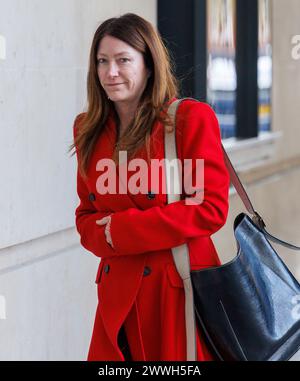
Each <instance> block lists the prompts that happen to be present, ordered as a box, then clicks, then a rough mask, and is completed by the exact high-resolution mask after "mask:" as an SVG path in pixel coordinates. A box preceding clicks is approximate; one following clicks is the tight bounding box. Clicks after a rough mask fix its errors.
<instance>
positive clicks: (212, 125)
mask: <svg viewBox="0 0 300 381" xmlns="http://www.w3.org/2000/svg"><path fill="white" fill-rule="evenodd" d="M174 99H176V98H174ZM82 115H83V114H79V115H78V116H77V118H76V119H75V122H74V134H75V133H76V123H77V121H78V119H79V118H80V117H81V116H82ZM115 141H116V124H115V121H114V118H113V114H112V113H111V114H110V116H109V118H108V121H107V124H106V127H105V130H104V131H103V133H102V134H101V135H100V137H99V139H98V142H97V145H96V147H95V150H94V152H93V155H92V158H91V162H90V166H89V169H88V180H87V181H86V182H85V181H83V179H82V177H81V176H80V175H79V173H78V171H77V193H78V196H79V198H80V203H79V205H78V207H77V209H76V212H75V215H76V227H77V230H78V232H79V235H80V237H81V244H82V246H83V247H84V248H85V249H87V250H88V251H90V252H91V253H93V254H94V255H96V256H97V257H99V258H101V262H100V264H99V268H98V272H97V276H96V284H97V287H98V306H97V311H96V316H95V322H94V327H93V334H92V338H91V343H90V348H89V353H88V360H119V361H124V356H123V353H122V351H121V350H120V348H119V346H118V333H119V330H120V327H121V326H122V324H123V323H124V326H125V331H126V333H127V337H128V342H129V346H130V351H131V354H132V358H133V360H149V361H151V360H162V361H166V360H177V361H178V360H179V361H180V360H182V361H185V360H186V336H185V315H184V288H183V282H182V280H181V278H180V275H179V274H178V272H177V269H176V267H175V264H174V262H173V257H172V251H171V248H172V247H175V246H178V245H182V244H183V243H187V244H188V248H189V255H190V263H191V269H192V270H193V269H199V268H205V267H210V266H213V265H220V264H221V262H220V260H219V258H218V255H217V252H216V250H215V247H214V245H213V242H212V240H211V238H210V236H211V235H212V234H213V233H215V232H216V231H218V230H219V229H220V228H221V227H222V226H223V225H224V224H225V222H226V218H227V214H228V206H229V204H228V196H229V184H230V178H229V174H228V171H227V168H226V166H225V162H224V158H223V152H222V147H221V136H220V129H219V125H218V121H217V119H216V116H215V113H214V112H213V110H212V109H211V108H210V107H209V106H208V105H207V104H205V103H201V102H196V101H194V100H185V101H183V102H182V103H181V104H180V105H179V107H178V111H177V127H176V144H177V154H178V157H179V158H181V159H182V160H183V159H184V158H189V159H196V158H198V159H199V158H202V159H204V186H205V188H204V201H203V202H202V203H201V204H199V205H186V204H185V201H184V200H180V201H177V202H174V203H171V204H167V196H166V194H164V193H163V192H161V189H160V191H159V192H158V193H157V194H155V196H154V197H148V195H147V194H143V193H140V194H136V195H134V194H132V193H127V194H103V195H101V194H100V193H98V192H97V190H96V181H97V178H98V177H99V175H100V173H104V172H105V171H103V172H97V171H96V163H97V161H98V160H99V159H101V158H111V157H112V152H113V145H114V143H115ZM151 144H153V147H155V148H156V149H157V153H156V156H155V158H158V159H163V158H164V129H163V126H162V124H161V123H160V122H156V123H155V124H154V126H153V130H152V133H151ZM137 157H140V158H146V153H145V150H144V149H142V150H140V151H139V154H138V156H137ZM148 173H149V179H150V169H149V172H148ZM132 174H133V172H130V171H128V179H129V178H130V176H131V175H132ZM117 179H118V177H117ZM163 179H165V177H163ZM160 181H162V178H160ZM117 189H118V188H117ZM148 190H149V191H151V186H150V181H149V187H148ZM152 193H153V192H152ZM112 213H113V214H112ZM110 214H112V219H111V227H110V231H111V237H112V242H113V245H114V248H112V247H111V246H110V245H109V244H108V243H107V242H106V238H105V233H104V228H105V225H102V226H100V225H97V224H96V223H95V221H96V220H98V219H101V218H102V217H104V216H107V215H110ZM197 350H198V360H199V361H201V360H210V359H213V357H212V356H211V355H210V353H209V351H208V349H207V348H206V346H205V345H204V343H203V340H202V339H201V337H200V333H199V332H198V336H197Z"/></svg>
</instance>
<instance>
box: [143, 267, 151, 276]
mask: <svg viewBox="0 0 300 381" xmlns="http://www.w3.org/2000/svg"><path fill="white" fill-rule="evenodd" d="M149 274H151V269H150V267H148V266H145V267H144V274H143V275H144V276H147V275H149Z"/></svg>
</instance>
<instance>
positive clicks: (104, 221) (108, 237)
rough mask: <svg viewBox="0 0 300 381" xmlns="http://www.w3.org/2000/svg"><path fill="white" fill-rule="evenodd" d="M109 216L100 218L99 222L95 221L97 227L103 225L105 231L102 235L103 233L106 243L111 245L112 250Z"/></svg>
mask: <svg viewBox="0 0 300 381" xmlns="http://www.w3.org/2000/svg"><path fill="white" fill-rule="evenodd" d="M111 216H112V214H111V215H109V216H106V217H103V218H101V220H96V224H97V225H105V224H106V226H105V229H104V233H105V237H106V241H107V242H108V243H109V244H110V245H111V247H112V248H113V247H114V246H113V243H112V239H111V235H110V223H111Z"/></svg>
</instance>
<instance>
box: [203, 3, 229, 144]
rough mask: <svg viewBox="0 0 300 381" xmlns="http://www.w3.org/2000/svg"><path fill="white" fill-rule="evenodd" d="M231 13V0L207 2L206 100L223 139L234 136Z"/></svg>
mask: <svg viewBox="0 0 300 381" xmlns="http://www.w3.org/2000/svg"><path fill="white" fill-rule="evenodd" d="M235 14H236V2H235V0H208V1H207V102H208V103H209V104H210V105H211V106H212V108H213V109H214V110H215V112H216V114H217V117H218V120H219V123H220V128H221V136H222V138H223V139H224V138H229V137H233V136H235V123H236V117H235V104H236V69H235V33H236V32H235V29H236V24H235V19H236V17H235Z"/></svg>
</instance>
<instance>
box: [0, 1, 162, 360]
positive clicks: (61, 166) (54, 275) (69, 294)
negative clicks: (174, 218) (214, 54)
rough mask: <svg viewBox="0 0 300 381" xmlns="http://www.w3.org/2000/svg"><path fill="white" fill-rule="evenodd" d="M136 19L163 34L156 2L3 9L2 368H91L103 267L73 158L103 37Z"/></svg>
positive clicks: (5, 5)
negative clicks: (85, 222)
mask: <svg viewBox="0 0 300 381" xmlns="http://www.w3.org/2000/svg"><path fill="white" fill-rule="evenodd" d="M126 12H135V13H138V14H140V15H141V16H143V17H145V18H147V19H148V20H149V21H150V22H153V23H154V24H156V1H155V0H147V1H139V0H126V1H122V0H118V1H117V0H114V1H104V0H51V1H50V0H10V1H7V0H0V147H1V149H0V173H1V183H0V185H1V186H0V296H1V297H0V337H1V341H0V360H56V359H58V360H85V359H86V356H87V350H88V344H89V340H90V335H91V331H92V324H93V319H94V313H95V309H96V302H97V300H96V285H95V283H94V280H95V274H96V271H97V266H98V263H99V259H98V258H96V257H95V256H93V254H91V253H89V252H87V251H85V250H84V249H83V248H81V247H80V246H79V237H78V235H77V233H76V232H75V229H74V210H75V207H76V206H77V203H78V199H77V195H76V182H75V157H74V156H73V157H72V159H70V158H69V155H68V154H67V149H68V146H69V144H70V143H71V142H72V126H73V120H74V118H75V116H76V115H77V114H78V113H79V112H81V111H82V110H83V108H84V107H85V100H86V99H85V98H86V74H87V64H88V56H89V49H90V44H91V42H92V37H93V34H94V32H95V30H96V28H97V26H98V25H99V24H100V23H101V22H102V21H104V20H105V19H107V18H109V17H114V16H119V15H121V14H123V13H126ZM4 53H5V54H4Z"/></svg>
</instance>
